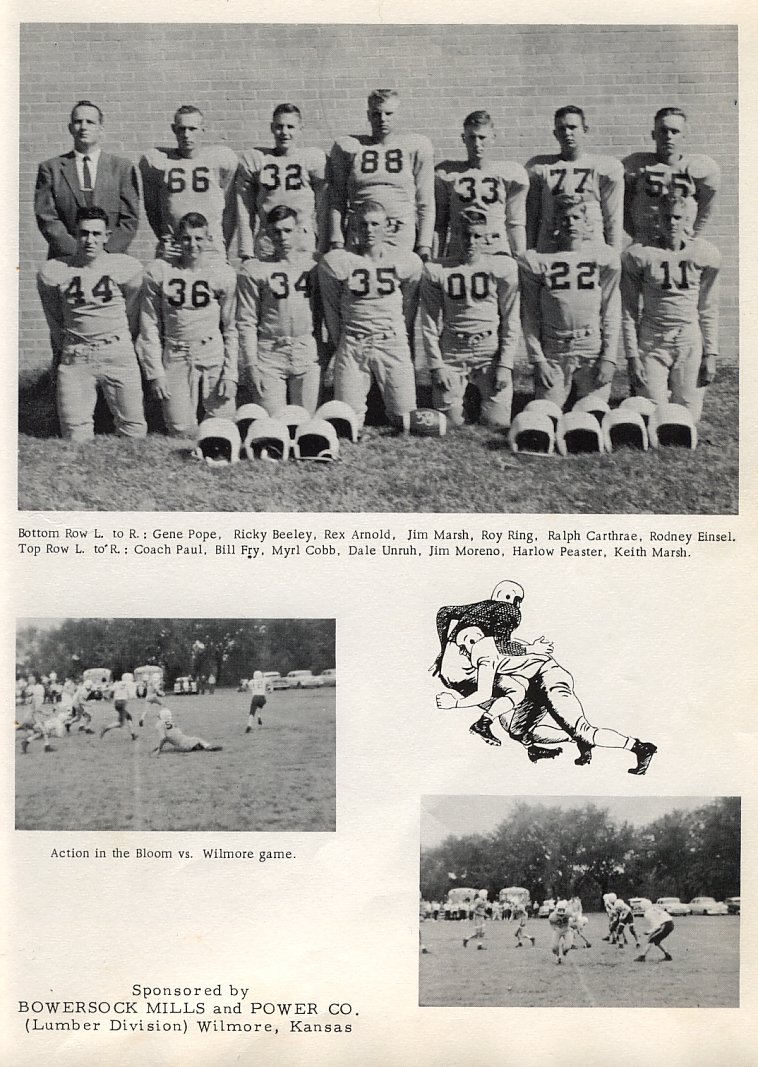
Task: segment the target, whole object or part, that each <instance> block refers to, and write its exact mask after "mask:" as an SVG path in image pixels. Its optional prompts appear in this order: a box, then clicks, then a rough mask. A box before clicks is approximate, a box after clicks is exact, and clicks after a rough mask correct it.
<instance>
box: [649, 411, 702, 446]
mask: <svg viewBox="0 0 758 1067" xmlns="http://www.w3.org/2000/svg"><path fill="white" fill-rule="evenodd" d="M648 433H649V435H650V445H651V447H652V448H669V447H679V448H697V427H696V426H695V423H694V420H693V418H692V415H690V413H689V411H688V410H687V408H686V407H684V406H683V405H682V404H659V405H658V406H657V407H656V409H655V411H654V412H653V414H652V415H651V416H650V422H649V423H648Z"/></svg>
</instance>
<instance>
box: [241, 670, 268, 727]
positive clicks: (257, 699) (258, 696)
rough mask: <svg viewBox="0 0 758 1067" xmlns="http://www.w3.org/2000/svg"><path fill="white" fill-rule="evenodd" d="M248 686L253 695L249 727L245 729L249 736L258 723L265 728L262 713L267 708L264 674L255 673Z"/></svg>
mask: <svg viewBox="0 0 758 1067" xmlns="http://www.w3.org/2000/svg"><path fill="white" fill-rule="evenodd" d="M247 685H248V689H249V690H250V692H251V693H252V694H253V696H252V699H251V701H250V711H249V712H248V716H247V726H246V727H245V733H246V734H249V733H250V731H251V730H252V728H253V726H254V725H255V723H256V722H257V723H258V725H259V726H263V717H262V715H261V712H262V711H263V709H264V708H265V706H266V679H265V678H264V677H263V672H262V671H253V677H252V678H251V679H250V681H249V682H248V683H247Z"/></svg>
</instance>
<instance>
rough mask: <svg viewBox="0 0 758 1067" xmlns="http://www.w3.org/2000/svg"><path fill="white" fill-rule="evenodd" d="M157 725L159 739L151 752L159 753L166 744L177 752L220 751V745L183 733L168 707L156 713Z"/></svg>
mask: <svg viewBox="0 0 758 1067" xmlns="http://www.w3.org/2000/svg"><path fill="white" fill-rule="evenodd" d="M157 727H158V732H159V733H160V741H159V742H158V745H157V747H156V748H154V749H153V754H155V753H156V752H157V753H158V755H160V754H161V752H162V751H163V749H164V748H165V747H166V745H170V746H171V748H174V749H176V751H177V752H221V749H222V746H221V745H211V744H209V743H208V742H207V741H204V740H203V738H202V737H192V736H190V735H189V734H185V733H184V732H183V731H182V730H181V728H180V727H179V724H178V723H177V721H176V719H175V718H174V716H173V713H172V712H171V711H170V710H169V708H166V707H162V708H161V710H160V712H159V714H158V724H157Z"/></svg>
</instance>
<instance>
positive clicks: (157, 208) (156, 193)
mask: <svg viewBox="0 0 758 1067" xmlns="http://www.w3.org/2000/svg"><path fill="white" fill-rule="evenodd" d="M139 170H140V175H141V177H142V198H143V200H144V203H145V214H146V215H147V221H148V222H149V223H150V229H151V230H152V231H153V233H154V234H155V236H156V237H157V238H158V240H159V241H160V240H162V239H163V238H164V237H165V236H166V235H165V233H164V232H163V222H162V220H161V205H160V195H161V176H160V173H159V172H158V170H157V169H156V168H155V167H154V166H153V165H152V163H151V162H150V160H149V158H148V157H147V156H143V157H142V159H141V160H140V161H139Z"/></svg>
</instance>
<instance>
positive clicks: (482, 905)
mask: <svg viewBox="0 0 758 1067" xmlns="http://www.w3.org/2000/svg"><path fill="white" fill-rule="evenodd" d="M472 906H473V913H472V915H471V918H472V919H473V920H474V932H473V934H469V935H468V937H464V939H463V947H464V948H466V947H467V945H468V943H469V941H476V942H477V946H476V947H477V948H479V949H481V948H484V944H483V940H484V920H485V919H486V918H487V895H486V892H485V891H484V890H481V889H480V890H479V892H478V893H477V895H476V899H475V900H474V902H473V905H472Z"/></svg>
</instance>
